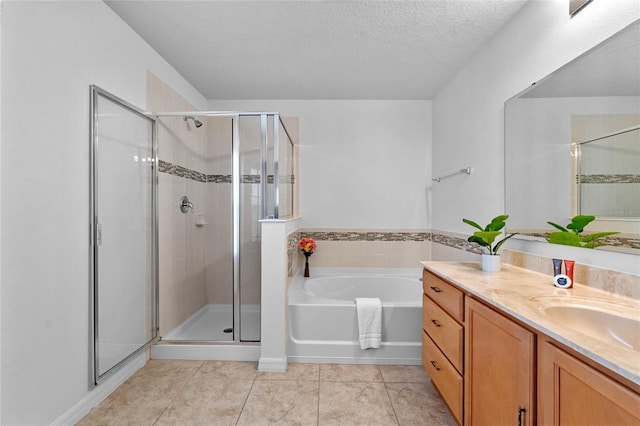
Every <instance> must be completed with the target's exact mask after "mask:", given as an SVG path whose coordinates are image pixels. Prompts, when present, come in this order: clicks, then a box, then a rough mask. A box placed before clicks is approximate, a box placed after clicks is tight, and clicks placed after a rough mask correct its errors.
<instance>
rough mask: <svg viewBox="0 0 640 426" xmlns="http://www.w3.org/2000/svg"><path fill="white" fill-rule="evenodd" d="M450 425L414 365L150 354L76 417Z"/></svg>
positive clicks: (86, 421) (89, 421)
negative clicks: (270, 363)
mask: <svg viewBox="0 0 640 426" xmlns="http://www.w3.org/2000/svg"><path fill="white" fill-rule="evenodd" d="M272 424H273V425H275V424H278V425H336V426H338V425H339V426H346V425H367V426H370V425H398V424H399V425H430V426H436V425H455V421H454V420H453V418H452V417H451V415H450V414H449V412H448V411H447V409H446V407H445V405H444V403H443V402H442V399H441V398H440V396H439V395H438V393H437V392H436V390H435V389H434V388H433V386H432V385H431V383H430V381H429V378H428V376H427V375H426V374H425V373H424V371H423V369H422V367H420V366H383V365H380V366H378V365H337V364H289V368H288V371H287V372H286V373H265V372H258V371H256V363H254V362H224V361H165V360H151V361H149V362H148V363H147V364H146V365H145V366H144V367H143V368H142V369H141V370H140V371H138V372H137V373H136V374H135V375H134V376H133V377H131V378H130V379H129V380H127V381H126V382H125V383H123V384H122V386H120V387H119V388H118V389H116V391H115V392H114V393H113V394H111V395H110V396H109V397H108V398H107V399H106V400H104V401H103V402H102V403H101V404H100V405H98V406H97V407H95V408H94V409H93V410H91V412H90V413H89V414H87V415H86V416H85V417H84V418H83V419H82V420H81V421H80V422H79V423H78V425H82V426H87V425H181V426H182V425H272Z"/></svg>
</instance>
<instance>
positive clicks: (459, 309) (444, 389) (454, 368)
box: [422, 270, 464, 424]
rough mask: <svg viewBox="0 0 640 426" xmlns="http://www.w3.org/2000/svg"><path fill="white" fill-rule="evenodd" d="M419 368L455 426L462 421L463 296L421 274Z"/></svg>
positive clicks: (438, 279)
mask: <svg viewBox="0 0 640 426" xmlns="http://www.w3.org/2000/svg"><path fill="white" fill-rule="evenodd" d="M422 284H423V288H424V296H423V304H422V329H423V330H422V364H423V365H424V368H425V369H426V370H427V373H428V374H429V376H430V377H431V381H432V383H433V385H434V386H435V388H436V389H437V390H438V392H440V395H442V399H443V400H444V402H445V403H446V404H447V406H448V407H449V410H450V411H451V413H452V415H453V417H454V418H455V419H456V421H457V422H458V423H459V424H462V421H463V416H462V412H463V394H464V380H463V376H462V374H463V367H464V364H463V359H464V358H463V354H464V351H463V344H464V326H463V321H464V293H462V291H460V290H459V289H457V288H455V287H454V286H452V285H451V284H449V283H448V282H446V281H444V280H442V279H440V278H438V277H436V276H435V275H433V274H431V273H429V272H428V271H426V270H425V271H424V272H423V275H422Z"/></svg>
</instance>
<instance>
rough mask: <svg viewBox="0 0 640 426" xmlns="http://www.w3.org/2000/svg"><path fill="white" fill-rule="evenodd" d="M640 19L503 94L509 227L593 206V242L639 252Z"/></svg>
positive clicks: (542, 224) (529, 232) (526, 228)
mask: <svg viewBox="0 0 640 426" xmlns="http://www.w3.org/2000/svg"><path fill="white" fill-rule="evenodd" d="M638 127H640V21H636V22H634V23H633V24H631V25H629V26H628V27H627V28H625V29H623V30H622V31H620V32H619V33H618V34H616V35H614V36H613V37H611V38H610V39H608V40H606V41H604V42H603V43H601V44H600V45H598V46H596V47H595V48H593V49H592V50H590V51H589V52H587V53H585V54H584V55H582V56H580V57H578V58H576V59H575V60H573V61H572V62H570V63H569V64H567V65H565V66H563V67H562V68H560V69H559V70H557V71H555V72H554V73H552V74H551V75H549V76H548V77H546V78H545V79H543V80H542V81H540V82H538V83H535V84H534V85H532V86H531V87H530V88H528V89H526V90H525V91H523V92H521V93H520V94H518V95H517V96H515V97H514V98H512V99H510V100H508V101H507V102H506V103H505V182H506V188H505V197H506V206H505V211H507V212H508V213H509V215H510V218H509V221H510V224H509V225H510V229H509V230H508V231H509V232H514V231H518V232H520V233H521V234H523V236H522V238H531V236H534V237H544V235H545V234H546V233H547V232H551V231H552V230H553V229H552V228H551V227H550V226H549V225H548V224H547V222H548V221H551V222H555V223H559V224H566V223H569V222H570V218H571V217H573V216H575V215H577V214H593V215H594V216H596V219H597V220H596V221H594V222H593V223H591V224H590V225H589V227H588V228H587V229H586V231H587V232H595V231H619V232H620V234H616V235H615V236H613V237H611V238H608V239H607V245H605V246H602V247H599V248H598V249H604V250H615V251H624V252H629V253H636V254H640V212H639V210H640V130H638Z"/></svg>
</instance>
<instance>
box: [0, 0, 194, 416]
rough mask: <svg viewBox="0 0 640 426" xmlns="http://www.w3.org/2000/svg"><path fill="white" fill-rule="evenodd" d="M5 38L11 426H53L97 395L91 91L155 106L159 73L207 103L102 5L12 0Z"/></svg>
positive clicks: (6, 373)
mask: <svg viewBox="0 0 640 426" xmlns="http://www.w3.org/2000/svg"><path fill="white" fill-rule="evenodd" d="M1 40H2V83H1V84H2V89H3V91H2V106H3V108H2V123H5V125H3V126H2V134H1V138H2V139H1V140H2V163H1V166H0V167H1V168H0V171H1V174H0V176H1V178H0V179H1V183H2V192H1V196H2V200H1V213H0V214H1V217H2V230H1V232H2V246H1V250H2V263H1V272H2V301H1V302H2V306H1V312H2V359H1V362H2V373H3V374H2V393H1V398H2V419H0V423H2V424H12V425H18V424H50V423H52V422H54V421H55V420H56V419H58V418H59V417H60V416H62V415H63V414H65V412H67V410H69V409H71V408H72V407H73V406H74V405H75V404H77V403H78V402H79V401H81V400H82V399H83V398H86V397H87V396H88V395H89V394H90V393H91V392H89V390H88V387H89V372H88V364H89V359H88V358H89V340H88V336H89V330H88V325H89V319H88V306H89V293H88V284H89V278H88V259H89V253H88V249H89V247H88V241H89V236H88V206H89V179H88V173H89V85H90V84H97V85H99V86H100V87H102V88H104V89H105V90H108V91H110V92H112V93H114V94H116V95H117V96H119V97H121V98H124V99H125V100H127V101H128V102H130V103H132V104H134V105H138V106H140V107H144V104H145V87H146V86H145V75H146V70H147V69H150V70H152V71H153V73H154V74H156V75H157V76H158V77H160V78H161V79H162V80H164V81H166V82H167V83H168V84H170V85H171V86H172V87H174V88H175V89H176V90H177V91H179V92H181V94H182V96H184V97H186V98H188V99H189V100H190V102H192V103H193V104H194V105H196V106H197V107H199V108H201V107H203V106H204V105H205V101H204V99H203V98H202V96H200V95H199V94H198V93H197V92H196V91H195V89H193V88H192V87H191V86H189V85H188V84H187V83H186V82H185V80H184V79H183V78H182V77H180V75H179V74H178V73H177V72H176V71H175V70H174V69H172V68H171V67H170V66H169V65H168V64H167V63H166V62H165V61H164V60H163V59H162V58H160V56H158V55H157V54H156V53H155V52H154V51H153V50H152V49H151V48H150V47H149V46H148V45H147V44H146V43H144V42H143V41H142V40H141V39H140V38H139V37H138V36H137V35H136V34H135V33H134V32H133V31H132V30H131V28H129V27H128V26H127V25H125V24H124V23H123V22H122V21H121V20H120V18H119V17H117V16H116V15H115V14H114V13H113V12H112V11H111V9H109V8H108V7H107V6H106V5H105V4H104V3H102V2H99V1H85V2H58V1H44V2H17V1H16V2H14V1H4V2H3V3H2V37H1ZM6 123H10V124H9V125H6ZM94 392H95V391H94Z"/></svg>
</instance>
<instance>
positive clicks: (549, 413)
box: [538, 341, 640, 426]
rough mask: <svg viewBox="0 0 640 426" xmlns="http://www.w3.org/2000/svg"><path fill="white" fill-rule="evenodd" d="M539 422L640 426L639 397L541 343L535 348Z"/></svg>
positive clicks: (559, 424)
mask: <svg viewBox="0 0 640 426" xmlns="http://www.w3.org/2000/svg"><path fill="white" fill-rule="evenodd" d="M538 405H539V411H538V413H539V419H540V420H539V423H540V424H541V425H549V426H567V425H581V426H590V425H593V426H601V425H616V426H625V425H635V426H637V425H640V395H638V394H637V393H635V392H633V391H632V390H630V389H629V388H627V387H625V386H623V385H621V384H620V383H618V382H616V381H614V380H613V379H611V378H609V377H607V376H606V375H604V374H602V373H601V372H600V371H597V370H596V369H594V368H592V367H591V366H589V365H587V364H586V363H584V362H582V361H581V360H579V359H577V358H576V357H574V356H572V355H570V354H569V353H567V352H565V351H563V350H562V349H560V348H558V347H556V346H555V345H553V344H552V343H551V342H549V341H542V342H541V343H540V347H539V348H538Z"/></svg>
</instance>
